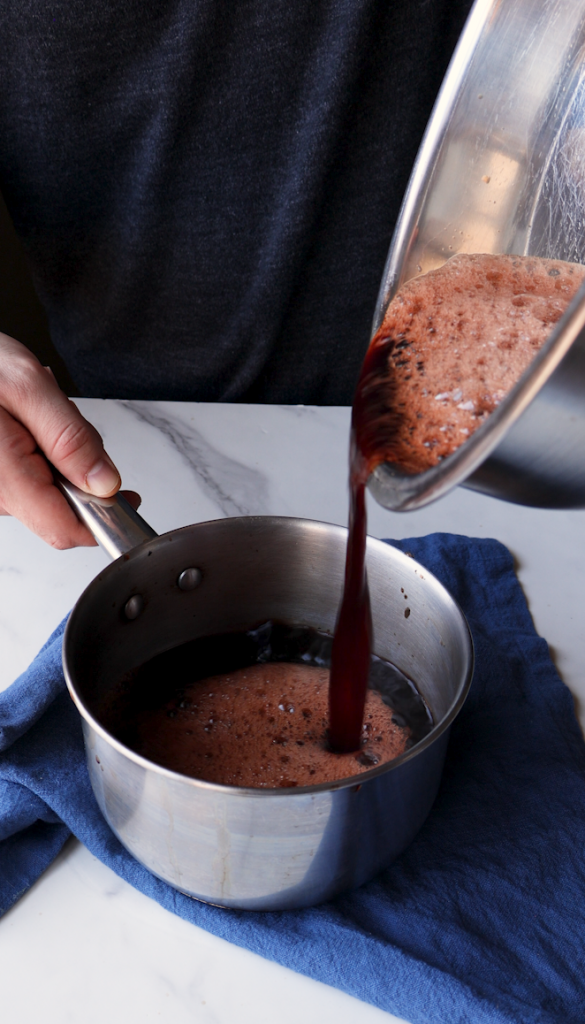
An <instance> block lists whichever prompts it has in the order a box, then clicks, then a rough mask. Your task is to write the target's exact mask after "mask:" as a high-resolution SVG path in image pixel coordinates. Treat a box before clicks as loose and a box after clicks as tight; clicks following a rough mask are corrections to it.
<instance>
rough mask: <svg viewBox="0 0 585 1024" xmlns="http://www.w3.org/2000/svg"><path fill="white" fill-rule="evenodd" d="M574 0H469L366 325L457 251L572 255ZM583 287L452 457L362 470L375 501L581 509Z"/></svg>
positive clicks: (579, 247)
mask: <svg viewBox="0 0 585 1024" xmlns="http://www.w3.org/2000/svg"><path fill="white" fill-rule="evenodd" d="M584 56H585V2H584V0H505V3H502V2H501V0H477V2H476V3H475V5H474V7H473V9H472V12H471V14H470V17H469V19H468V22H467V25H466V28H465V30H464V32H463V35H462V37H461V40H460V42H459V45H458V47H457V50H456V52H455V54H454V57H453V60H452V62H451V66H450V68H449V71H448V73H447V76H446V78H445V81H444V83H443V87H442V89H441V92H440V95H439V97H438V100H437V103H436V106H435V110H434V112H433V115H432V118H431V120H430V122H429V125H428V128H427V132H426V135H425V138H424V141H423V143H422V146H421V149H420V152H419V155H418V158H417V161H416V164H415V167H414V170H413V173H412V177H411V180H410V184H409V187H408V190H407V193H406V196H405V199H404V203H403V208H402V211H401V215H400V218H399V221H398V224H397V227H396V232H395V235H394V239H393V242H392V246H391V249H390V255H389V258H388V263H387V266H386V271H385V274H384V278H383V282H382V288H381V291H380V296H379V299H378V304H377V310H376V316H375V321H374V328H375V329H377V327H378V326H379V324H380V323H381V321H382V319H383V315H384V312H385V310H386V307H387V305H388V303H389V301H390V299H391V298H392V296H393V295H394V293H395V292H396V290H397V289H398V288H399V287H400V285H401V284H403V283H404V282H405V281H407V280H409V279H410V278H412V277H415V276H416V275H417V274H420V273H421V272H425V271H428V270H431V269H434V268H435V267H439V266H441V265H442V264H443V263H445V262H446V260H448V259H449V257H450V256H453V255H454V254H455V253H458V252H467V253H514V254H517V255H523V254H526V255H533V256H545V257H551V258H555V259H564V260H569V261H572V262H576V263H585V60H584ZM583 451H585V286H584V287H583V288H581V290H580V291H579V293H578V295H577V296H576V298H575V300H574V302H573V303H572V305H571V307H570V308H569V309H568V311H567V313H566V315H565V316H564V317H563V319H562V320H561V321H560V322H559V323H558V324H557V325H556V327H555V329H554V331H553V332H552V334H551V336H550V338H549V340H548V341H547V343H546V344H545V346H544V348H543V349H542V350H541V352H540V353H539V355H538V356H537V357H536V358H535V360H534V361H533V363H532V365H531V366H530V367H529V369H528V370H527V371H526V373H525V374H524V375H523V377H522V378H521V379H520V380H519V381H518V383H517V384H516V386H515V387H514V388H513V389H512V391H511V392H510V394H509V395H508V396H507V397H506V398H505V399H504V401H503V402H502V403H501V405H500V406H499V407H498V408H497V410H496V411H495V412H493V413H492V414H491V416H490V417H489V418H488V420H487V421H486V423H485V424H483V425H482V426H481V427H480V428H479V429H478V430H477V431H476V432H475V433H474V434H473V435H472V436H471V438H470V439H469V440H468V441H466V442H465V444H464V445H462V446H461V447H460V448H459V449H458V450H457V451H456V452H455V453H454V454H453V455H451V456H449V457H448V458H447V459H445V460H444V461H443V462H441V463H440V464H439V465H438V466H436V467H434V468H433V469H430V470H427V471H426V472H424V473H419V474H416V475H411V476H408V475H406V474H404V473H401V472H400V471H399V470H398V469H396V468H395V467H393V466H391V465H389V464H384V465H382V466H380V467H379V468H378V469H377V470H376V471H375V473H374V474H373V476H372V477H371V479H370V488H371V490H372V492H373V494H374V496H375V498H376V499H377V500H378V501H379V502H380V504H382V505H384V506H385V507H386V508H390V509H394V510H399V509H402V510H407V509H414V508H418V507H420V506H422V505H425V504H427V503H428V502H430V501H432V500H434V499H435V498H438V497H440V496H441V495H442V494H444V493H446V491H448V490H450V489H451V488H452V487H454V486H455V485H456V484H464V485H465V486H466V487H471V488H474V489H475V490H479V491H483V492H485V493H486V494H491V495H494V496H495V497H498V498H505V499H507V500H510V501H515V502H518V503H520V504H527V505H536V506H541V507H547V508H575V507H583V506H585V459H584V458H583Z"/></svg>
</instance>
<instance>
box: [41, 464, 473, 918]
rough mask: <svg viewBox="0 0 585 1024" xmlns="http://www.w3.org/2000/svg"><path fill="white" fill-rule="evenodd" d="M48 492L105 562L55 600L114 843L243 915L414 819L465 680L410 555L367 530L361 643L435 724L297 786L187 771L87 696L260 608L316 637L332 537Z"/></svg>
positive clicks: (444, 610) (315, 898)
mask: <svg viewBox="0 0 585 1024" xmlns="http://www.w3.org/2000/svg"><path fill="white" fill-rule="evenodd" d="M61 486H62V489H63V491H64V492H65V493H66V494H67V496H68V498H69V500H70V501H71V502H72V504H73V505H74V507H75V508H76V510H77V512H78V514H79V515H80V517H81V518H82V519H83V521H84V522H85V523H86V524H87V525H88V526H89V527H90V529H91V530H92V531H93V533H94V535H95V536H96V538H97V539H98V540H99V541H100V543H102V545H103V546H104V547H105V548H106V550H107V551H108V552H109V554H110V556H111V557H115V558H116V560H115V561H114V562H113V563H112V564H111V565H109V566H108V567H107V568H106V569H105V570H104V571H103V572H101V573H100V574H99V576H98V577H97V578H96V579H95V580H94V581H93V583H91V584H90V586H89V587H88V588H87V590H86V591H85V592H84V594H83V595H82V597H81V598H80V599H79V601H78V603H77V605H76V606H75V608H74V609H73V612H72V613H71V616H70V619H69V622H68V625H67V630H66V633H65V639H64V648H63V663H64V669H65V677H66V680H67V685H68V687H69V690H70V693H71V696H72V697H73V700H74V701H75V703H76V705H77V707H78V709H79V711H80V714H81V716H82V721H83V731H84V736H85V744H86V750H87V763H88V768H89V774H90V778H91V783H92V786H93V789H94V793H95V795H96V798H97V801H98V804H99V806H100V808H101V810H102V813H103V814H104V816H105V818H106V820H107V821H108V823H109V825H110V826H111V828H112V829H113V830H114V832H115V833H116V835H117V836H118V837H119V839H120V840H121V842H122V843H123V844H124V846H125V847H126V848H127V849H128V850H129V851H130V852H131V853H132V854H133V855H134V856H135V857H136V858H137V859H138V860H139V861H140V862H141V863H142V864H144V865H145V866H146V867H147V868H148V869H149V870H150V871H152V872H153V873H154V874H155V875H158V876H159V877H160V878H162V879H164V880H165V881H166V882H169V883H170V884H171V885H172V886H175V887H176V888H177V889H179V890H181V891H182V892H184V893H187V894H188V895H190V896H194V897H196V898H197V899H201V900H205V901H207V902H211V903H215V904H219V905H221V906H224V907H237V908H242V909H252V910H274V909H284V908H292V907H302V906H307V905H311V904H315V903H318V902H320V901H322V900H325V899H329V898H331V897H332V896H335V895H336V894H337V893H339V892H341V891H343V890H345V889H349V888H352V887H354V886H357V885H360V884H361V883H362V882H365V881H366V880H368V879H370V878H371V877H373V876H374V875H375V874H376V873H377V872H379V871H380V870H381V869H382V868H384V867H386V866H387V865H388V864H389V863H390V862H391V861H392V860H393V859H394V858H395V857H396V856H397V855H398V854H399V853H400V852H401V851H402V850H403V849H404V848H405V847H406V846H407V845H408V843H410V841H411V840H412V839H413V837H414V836H415V834H416V833H417V831H418V830H419V828H420V827H421V825H422V824H423V822H424V821H425V818H426V817H427V815H428V813H429V810H430V808H431V805H432V803H433V800H434V798H435V795H436V792H437V788H438V785H439V781H440V778H441V771H442V766H443V760H444V757H445V750H446V746H447V739H448V735H449V730H450V726H451V724H452V722H453V720H454V718H455V716H456V715H457V713H458V712H459V710H460V708H461V706H462V704H463V702H464V700H465V697H466V694H467V691H468V689H469V685H470V682H471V675H472V666H473V652H472V644H471V639H470V634H469V630H468V627H467V624H466V622H465V619H464V617H463V615H462V613H461V611H460V609H459V608H458V606H457V605H456V604H455V602H454V601H453V599H452V598H451V597H450V595H449V594H448V593H447V591H446V590H445V589H444V587H442V586H441V584H440V583H439V582H438V581H437V580H436V579H435V578H434V577H433V576H431V574H430V573H428V572H427V570H426V569H424V568H422V567H421V566H420V565H418V564H417V562H415V561H414V560H413V559H412V558H409V557H407V556H406V555H403V554H402V553H401V552H399V551H397V550H396V549H394V548H392V547H389V546H388V545H386V544H383V543H381V542H379V541H376V540H371V539H370V540H368V553H367V566H368V577H369V583H370V588H371V595H372V609H373V620H374V632H375V638H376V639H375V652H376V653H377V654H379V655H380V656H382V657H384V658H388V659H389V660H391V661H392V662H394V663H395V664H396V665H397V666H398V668H400V669H401V670H402V671H403V672H404V673H405V674H406V675H408V676H409V677H410V678H412V679H413V680H415V681H416V683H417V685H418V687H419V690H420V692H421V693H422V695H423V696H424V698H425V700H426V701H427V704H428V705H429V707H430V709H431V711H432V713H433V716H434V721H435V723H436V724H435V727H434V728H433V730H432V732H431V733H430V734H429V735H428V736H427V737H426V738H425V739H424V740H423V741H422V742H420V743H419V744H418V745H416V746H414V747H413V748H412V749H411V750H409V751H407V752H406V753H405V754H403V755H402V756H401V757H399V758H397V759H396V760H395V761H393V762H391V763H390V764H388V765H386V766H378V767H376V768H373V769H371V770H370V771H368V772H365V773H363V774H361V775H359V776H356V777H353V778H349V779H344V780H343V781H342V782H337V783H327V784H324V785H318V786H311V787H307V788H303V789H301V788H297V789H261V790H260V789H243V788H236V787H231V786H223V785H218V784H214V783H209V782H202V781H198V780H197V779H191V778H187V777H185V776H182V775H179V774H177V773H175V772H172V771H168V770H166V769H164V768H161V767H159V766H158V765H155V764H153V763H151V762H149V761H147V760H145V759H144V758H143V757H140V756H139V755H138V754H135V753H134V752H133V751H132V750H130V749H128V748H126V747H125V746H123V745H122V744H121V743H120V742H118V741H117V740H116V739H115V738H114V737H113V736H112V735H111V734H109V733H108V731H107V730H106V729H105V728H104V725H103V724H102V722H101V721H100V708H101V707H103V701H104V697H105V695H107V694H108V693H109V692H110V690H111V688H112V687H113V686H114V685H115V684H116V682H117V681H118V680H120V678H121V677H122V676H124V674H125V673H126V672H128V671H130V670H131V669H134V668H136V667H137V666H139V665H140V664H142V663H143V662H145V661H146V660H148V659H149V658H151V657H153V656H154V655H156V654H159V653H161V652H162V651H165V650H168V649H170V648H172V647H175V646H177V645H179V644H182V643H184V642H185V641H188V640H191V639H194V638H196V637H198V636H207V635H212V634H220V633H225V632H230V631H236V630H243V629H248V628H250V627H252V626H254V625H257V624H259V623H261V622H264V621H266V620H269V619H272V620H276V621H280V622H284V623H288V624H291V625H307V626H312V627H314V628H316V629H319V630H324V631H326V632H332V631H333V628H334V624H335V617H336V612H337V606H338V602H339V598H340V594H341V587H342V581H343V570H344V558H345V545H346V538H347V531H346V530H344V529H341V528H340V527H336V526H328V525H326V524H324V523H317V522H309V521H306V520H302V519H285V518H276V517H249V518H238V519H222V520H218V521H216V522H208V523H201V524H196V525H194V526H188V527H185V528H184V529H180V530H174V531H172V532H170V533H167V534H164V535H163V536H160V537H157V536H156V535H155V533H154V531H153V530H152V529H151V528H150V527H149V526H148V525H147V524H146V523H145V522H144V520H142V519H141V517H140V516H138V515H137V513H135V512H134V511H133V509H131V507H130V506H129V505H128V504H127V502H125V501H124V499H123V498H121V499H99V498H91V497H90V496H89V495H87V494H84V493H83V492H81V491H78V490H76V489H75V488H73V487H72V486H70V485H68V484H62V485H61ZM117 556H120V557H117ZM404 592H406V594H407V595H408V607H409V608H410V615H409V616H408V617H405V614H404V611H405V602H404Z"/></svg>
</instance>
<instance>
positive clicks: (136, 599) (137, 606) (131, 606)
mask: <svg viewBox="0 0 585 1024" xmlns="http://www.w3.org/2000/svg"><path fill="white" fill-rule="evenodd" d="M143 608H144V598H143V597H142V594H134V595H133V596H132V597H129V598H128V600H127V601H126V604H125V605H124V615H125V616H126V618H127V619H137V618H138V616H139V615H140V612H141V611H142V609H143Z"/></svg>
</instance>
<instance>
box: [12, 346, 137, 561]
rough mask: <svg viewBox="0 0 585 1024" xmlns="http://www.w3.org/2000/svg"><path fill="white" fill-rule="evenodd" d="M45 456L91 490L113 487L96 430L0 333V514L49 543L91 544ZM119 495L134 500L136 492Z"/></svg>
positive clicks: (104, 492)
mask: <svg viewBox="0 0 585 1024" xmlns="http://www.w3.org/2000/svg"><path fill="white" fill-rule="evenodd" d="M45 456H46V458H45ZM47 459H48V460H49V462H52V463H53V465H54V466H55V467H56V468H57V469H58V470H59V471H60V472H61V473H62V474H63V476H65V477H66V478H67V479H68V480H70V481H71V483H73V484H75V485H76V486H77V487H80V488H81V489H82V490H84V491H88V492H90V493H91V494H97V495H99V496H100V497H102V498H105V497H110V495H112V494H115V493H116V491H117V490H118V488H119V487H120V482H121V481H120V474H119V473H118V470H117V469H116V467H115V466H114V464H113V462H112V461H111V459H110V458H109V456H108V455H107V454H106V452H105V451H104V446H103V442H102V439H101V437H100V435H99V434H98V432H97V430H96V429H95V427H93V426H92V425H91V423H88V422H87V420H86V419H84V418H83V416H82V415H81V413H80V412H79V410H78V409H77V407H76V406H75V405H74V403H73V402H72V401H70V399H69V398H67V396H66V395H64V394H63V392H62V391H61V390H60V388H59V386H58V384H57V382H56V380H55V378H54V376H53V374H52V372H51V370H50V369H49V368H48V367H44V366H41V364H40V363H39V361H38V359H36V357H35V356H34V355H33V354H32V352H29V350H28V349H27V348H25V346H24V345H21V344H20V342H18V341H15V340H14V338H9V337H8V335H6V334H2V333H0V515H12V516H15V517H16V518H17V519H20V520H21V522H23V523H24V524H25V525H26V526H28V527H29V529H31V530H33V532H34V533H36V534H38V536H39V537H42V538H43V540H45V541H47V543H48V544H51V545H52V547H54V548H60V549H63V548H71V547H76V546H78V545H87V546H89V545H93V544H95V541H94V539H93V537H92V536H91V534H90V533H89V530H87V528H86V527H85V526H83V525H82V523H80V521H79V520H78V518H77V516H76V515H75V513H74V512H73V510H72V509H71V508H70V507H69V505H68V504H67V502H66V500H65V498H64V497H63V496H62V494H61V493H60V492H59V491H58V490H57V488H56V487H55V486H54V484H53V476H52V473H51V470H50V468H49V465H48V464H47ZM127 497H129V498H130V500H131V501H132V504H134V505H136V503H137V502H136V500H132V497H134V498H138V496H137V495H135V496H130V495H128V494H127ZM138 501H139V499H138Z"/></svg>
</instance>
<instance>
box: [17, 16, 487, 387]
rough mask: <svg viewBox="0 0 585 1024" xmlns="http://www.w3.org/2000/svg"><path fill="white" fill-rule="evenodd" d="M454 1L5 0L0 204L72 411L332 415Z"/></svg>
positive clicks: (451, 37) (360, 345)
mask: <svg viewBox="0 0 585 1024" xmlns="http://www.w3.org/2000/svg"><path fill="white" fill-rule="evenodd" d="M470 6H471V3H470V0H264V2H259V0H238V2H237V3H227V2H221V0H124V2H123V3H121V2H120V0H96V2H93V3H88V2H87V0H3V3H2V4H1V5H0V38H1V39H2V51H3V54H2V61H1V63H0V188H1V190H2V192H3V194H4V197H5V200H6V203H7V206H8V208H9V210H10V212H11V215H12V218H13V220H14V223H15V226H16V229H17V231H18V233H19V234H20V237H21V239H22V240H23V242H24V245H25V249H26V252H27V255H28V259H29V262H30V266H31V270H32V273H33V279H34V281H35V285H36V288H37V291H38V294H39V296H40V298H41V300H42V302H43V304H44V306H45V309H46V311H47V314H48V319H49V325H50V329H51V335H52V338H53V341H54V343H55V345H56V347H57V349H58V350H59V351H60V353H61V354H62V355H63V357H64V359H65V361H66V362H67V365H68V367H69V369H70V371H71V374H72V376H73V378H74V379H75V381H76V383H77V384H78V386H79V388H80V390H81V392H82V394H85V395H88V396H102V397H128V398H157V399H161V398H167V399H197V400H215V399H218V400H223V401H230V400H236V401H253V402H264V401H267V402H305V403H313V402H314V403H322V404H346V403H349V402H351V399H352V394H353V388H354V385H355V381H356V378H357V374H358V371H359V366H360V363H361V360H362V358H363V354H364V351H365V348H366V346H367V342H368V339H369V331H370V325H371V319H372V315H373V310H374V304H375V299H376V294H377V291H378V287H379V283H380V278H381V274H382V270H383V267H384V262H385V258H386V254H387V250H388V246H389V243H390V239H391V235H392V231H393V227H394V224H395V221H396V217H397V214H398V211H399V208H400V202H401V199H402V195H403V193H404V189H405V187H406V184H407V181H408V177H409V174H410V170H411V167H412V164H413V161H414V158H415V156H416V152H417V149H418V146H419V143H420V140H421V137H422V134H423V131H424V128H425V124H426V121H427V119H428V117H429V114H430V111H431V109H432V105H433V102H434V99H435V96H436V93H437V90H438V88H439V86H440V83H441V80H442V77H443V74H444V72H445V70H446V67H447V64H448V61H449V57H450V55H451V52H452V49H453V47H454V45H455V43H456V41H457V38H458V35H459V33H460V31H461V28H462V26H463V23H464V19H465V16H466V14H467V12H468V10H469V8H470Z"/></svg>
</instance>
